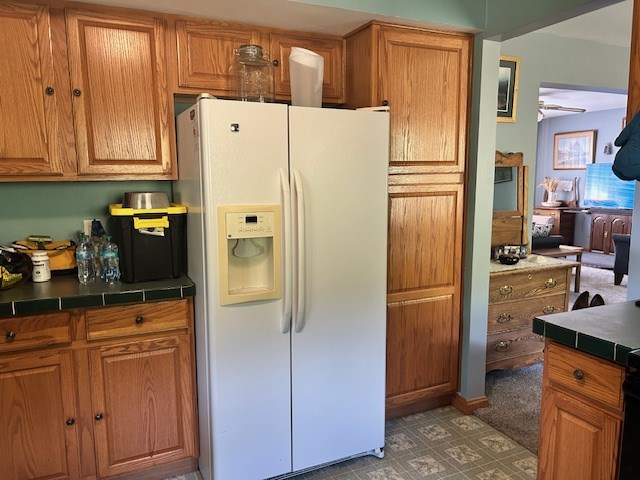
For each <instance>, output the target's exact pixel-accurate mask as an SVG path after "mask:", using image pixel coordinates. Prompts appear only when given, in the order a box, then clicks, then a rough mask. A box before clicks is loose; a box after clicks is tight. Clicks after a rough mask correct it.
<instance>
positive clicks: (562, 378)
mask: <svg viewBox="0 0 640 480" xmlns="http://www.w3.org/2000/svg"><path fill="white" fill-rule="evenodd" d="M546 358H547V359H548V363H547V364H546V365H545V369H546V370H547V377H548V379H549V381H550V382H551V384H552V385H553V386H556V387H557V386H562V387H565V388H567V389H570V390H571V391H572V392H574V393H576V394H578V395H581V396H584V397H587V398H589V399H591V400H595V401H597V402H601V403H603V404H605V405H607V406H609V407H612V408H614V409H616V410H621V409H622V401H623V395H622V382H623V381H624V378H625V375H626V373H625V369H624V368H623V367H621V366H618V365H615V364H613V363H611V362H607V361H605V360H602V359H599V358H596V357H594V356H591V355H588V354H585V353H581V352H578V351H576V350H573V349H567V348H562V347H559V346H558V345H556V344H555V343H551V344H549V345H548V346H547V352H546ZM577 370H579V371H580V372H582V374H583V375H584V376H583V378H581V379H577V378H575V375H574V373H575V372H576V371H577Z"/></svg>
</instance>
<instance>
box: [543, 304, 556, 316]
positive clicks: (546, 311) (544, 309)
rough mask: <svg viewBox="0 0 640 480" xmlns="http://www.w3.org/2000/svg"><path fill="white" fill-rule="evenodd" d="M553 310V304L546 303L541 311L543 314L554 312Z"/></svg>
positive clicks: (554, 309) (554, 308)
mask: <svg viewBox="0 0 640 480" xmlns="http://www.w3.org/2000/svg"><path fill="white" fill-rule="evenodd" d="M555 311H556V306H555V305H547V306H546V307H544V308H543V309H542V313H544V314H545V315H546V314H549V313H554V312H555Z"/></svg>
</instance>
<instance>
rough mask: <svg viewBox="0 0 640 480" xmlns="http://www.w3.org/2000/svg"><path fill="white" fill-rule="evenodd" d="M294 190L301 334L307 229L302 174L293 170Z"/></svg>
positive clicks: (297, 316) (298, 329) (297, 320)
mask: <svg viewBox="0 0 640 480" xmlns="http://www.w3.org/2000/svg"><path fill="white" fill-rule="evenodd" d="M293 178H294V182H293V184H294V188H295V192H296V217H297V222H296V227H297V232H298V235H297V247H298V248H297V254H298V258H297V267H298V275H297V280H298V281H297V283H298V284H297V295H296V297H297V309H296V312H295V331H296V333H299V332H301V331H302V329H303V328H304V325H305V313H306V312H305V308H306V305H305V291H306V283H305V279H306V265H305V258H306V252H305V228H304V188H303V186H302V179H301V177H300V172H298V171H297V170H293Z"/></svg>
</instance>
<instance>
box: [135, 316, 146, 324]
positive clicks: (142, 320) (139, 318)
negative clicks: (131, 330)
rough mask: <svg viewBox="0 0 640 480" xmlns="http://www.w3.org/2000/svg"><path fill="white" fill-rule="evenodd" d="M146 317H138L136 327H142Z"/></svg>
mask: <svg viewBox="0 0 640 480" xmlns="http://www.w3.org/2000/svg"><path fill="white" fill-rule="evenodd" d="M143 322H144V317H143V316H142V315H136V325H142V323H143Z"/></svg>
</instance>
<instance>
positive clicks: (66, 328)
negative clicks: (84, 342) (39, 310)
mask: <svg viewBox="0 0 640 480" xmlns="http://www.w3.org/2000/svg"><path fill="white" fill-rule="evenodd" d="M0 335H1V337H0V353H6V352H15V351H18V350H27V349H30V348H39V347H46V346H49V345H60V344H65V343H70V342H71V324H70V314H69V312H60V313H48V314H45V315H30V316H28V317H19V318H10V319H6V320H0Z"/></svg>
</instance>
